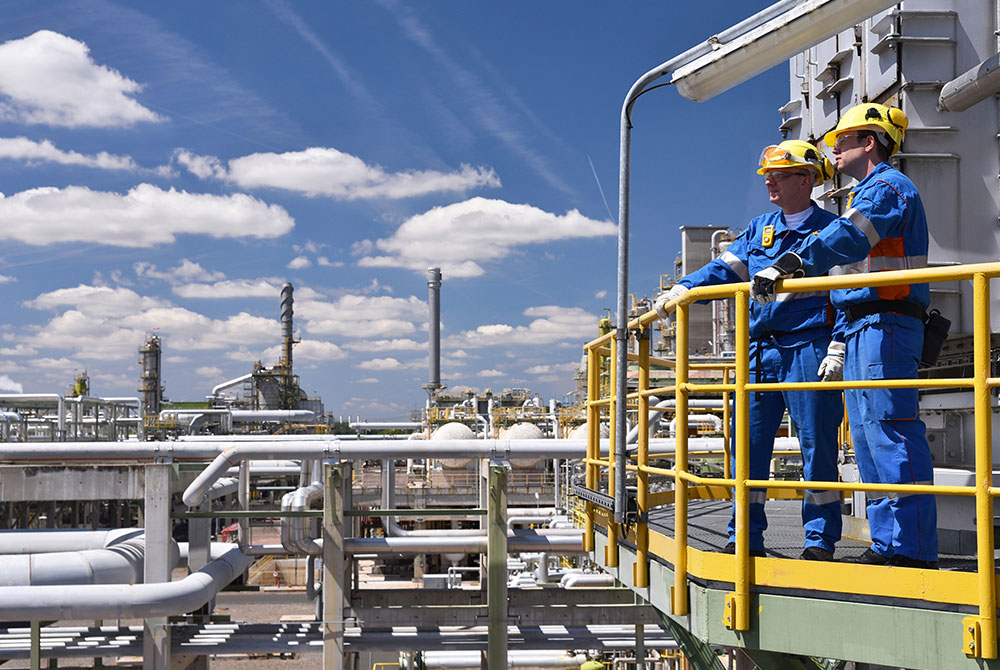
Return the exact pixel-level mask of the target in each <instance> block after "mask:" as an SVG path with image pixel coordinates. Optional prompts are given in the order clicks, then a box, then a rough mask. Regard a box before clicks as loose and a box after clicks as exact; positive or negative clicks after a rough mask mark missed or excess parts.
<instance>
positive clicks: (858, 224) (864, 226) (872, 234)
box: [844, 207, 882, 247]
mask: <svg viewBox="0 0 1000 670" xmlns="http://www.w3.org/2000/svg"><path fill="white" fill-rule="evenodd" d="M844 218H845V219H847V220H848V221H850V222H851V223H853V224H854V227H855V228H857V229H858V230H860V231H861V232H862V233H864V234H865V237H867V238H868V245H869V246H872V247H874V246H875V245H876V244H878V243H879V240H881V239H882V237H881V236H880V235H879V234H878V231H877V230H875V226H874V225H873V224H872V222H871V221H870V220H869V219H868V217H867V216H865V215H864V214H862V213H861V212H859V211H858V210H856V209H854V208H853V207H851V208H850V209H849V210H847V211H846V212H844Z"/></svg>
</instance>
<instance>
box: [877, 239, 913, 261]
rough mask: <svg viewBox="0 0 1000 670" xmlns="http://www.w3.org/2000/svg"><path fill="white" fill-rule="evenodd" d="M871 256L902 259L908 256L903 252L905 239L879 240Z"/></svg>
mask: <svg viewBox="0 0 1000 670" xmlns="http://www.w3.org/2000/svg"><path fill="white" fill-rule="evenodd" d="M868 255H869V256H895V257H897V258H902V257H904V256H906V252H905V251H904V250H903V238H902V237H885V238H882V239H881V240H879V243H878V244H876V245H875V246H874V247H872V250H871V252H870V253H869V254H868Z"/></svg>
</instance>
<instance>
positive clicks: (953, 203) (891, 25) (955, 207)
mask: <svg viewBox="0 0 1000 670" xmlns="http://www.w3.org/2000/svg"><path fill="white" fill-rule="evenodd" d="M951 12H956V14H954V15H953V14H951ZM996 13H997V8H996V3H995V2H985V1H984V0H905V1H904V2H902V3H900V6H899V7H898V8H894V9H892V10H887V11H885V12H882V13H880V14H878V15H876V16H874V17H872V18H871V19H869V20H867V21H866V22H865V23H864V24H863V25H862V27H861V29H860V33H859V36H860V38H861V43H862V51H861V55H860V56H859V55H858V52H857V50H856V49H855V46H854V45H855V41H856V35H855V31H854V30H853V29H849V30H846V31H844V32H842V33H840V34H839V35H838V36H836V37H834V38H831V39H829V40H827V41H825V42H823V43H821V44H819V45H817V46H815V47H813V48H811V49H810V50H809V51H807V52H804V53H803V54H800V55H798V56H797V57H795V58H792V59H791V60H790V61H789V72H790V75H791V76H790V78H789V82H790V89H789V90H790V96H789V98H790V99H789V102H788V103H787V104H786V105H784V106H783V107H782V112H783V113H782V119H783V124H782V127H783V129H785V130H786V131H787V132H788V137H789V138H790V139H806V140H821V138H822V136H823V134H825V133H826V132H827V131H828V130H831V129H832V128H833V127H834V126H835V125H836V123H837V120H838V119H839V115H840V113H841V112H842V111H844V110H846V109H847V108H849V107H851V106H853V105H855V104H858V103H860V102H864V101H868V100H874V101H878V102H886V103H888V104H894V105H898V106H900V107H901V108H902V109H903V111H905V112H906V114H907V116H908V117H909V121H910V125H909V129H908V130H907V133H906V139H905V141H904V142H903V147H902V151H901V152H900V154H898V159H899V160H898V163H899V166H900V168H901V169H902V170H903V172H905V173H906V174H907V175H908V176H909V177H910V178H911V179H912V180H913V181H914V183H915V184H916V185H917V188H918V189H920V193H921V196H922V198H923V201H924V206H925V208H926V210H927V218H928V226H929V231H930V249H929V254H928V260H929V263H930V264H931V265H932V266H933V265H948V264H952V263H954V262H956V261H957V262H962V263H980V262H990V261H996V260H997V259H998V258H1000V227H998V225H997V221H998V215H1000V180H998V175H1000V148H998V141H997V134H998V132H1000V107H998V104H997V99H996V97H995V96H991V97H990V98H988V99H987V100H984V101H983V102H980V103H979V104H977V105H974V106H972V107H970V108H969V109H968V110H966V111H964V112H941V111H938V108H937V100H938V96H939V95H940V92H941V86H942V85H943V84H944V83H946V82H947V81H949V80H951V79H953V78H955V77H956V76H958V75H959V74H961V73H963V72H965V71H966V70H968V69H970V68H971V67H973V66H975V65H976V64H978V63H979V62H980V61H982V60H985V59H986V58H988V57H989V56H991V55H993V54H994V53H996V52H997V37H996V35H995V34H994V30H995V29H996V27H997V26H996ZM894 35H899V36H901V39H899V38H894V37H893V36H894ZM914 37H919V38H933V39H931V40H923V41H920V42H913V41H907V40H908V38H914ZM838 93H839V96H838ZM824 146H825V145H824ZM831 156H832V154H831ZM840 179H842V180H843V181H842V182H841V183H838V184H837V185H838V186H848V185H849V184H851V183H853V180H850V179H848V178H846V177H845V178H840ZM828 188H829V187H827V189H828ZM846 190H847V189H845V192H844V193H843V194H842V198H840V199H828V200H821V201H820V202H822V203H823V205H824V207H826V208H827V209H830V210H832V211H843V209H844V208H845V206H846ZM820 194H821V193H820V192H819V191H818V192H817V193H816V196H817V197H818V196H819V195H820ZM931 290H932V293H931V302H932V306H933V307H937V308H939V309H941V311H942V312H943V313H944V314H945V316H947V317H948V318H950V319H952V321H953V326H952V332H953V333H968V332H971V330H972V287H971V284H970V283H969V282H961V283H954V284H951V285H945V284H936V285H934V286H932V287H931ZM998 303H1000V291H997V292H995V295H994V298H993V316H992V320H993V322H992V328H993V330H994V331H997V330H1000V304H998Z"/></svg>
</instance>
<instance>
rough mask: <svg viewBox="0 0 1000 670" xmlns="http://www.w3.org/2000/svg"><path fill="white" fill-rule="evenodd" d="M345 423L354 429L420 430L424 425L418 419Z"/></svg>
mask: <svg viewBox="0 0 1000 670" xmlns="http://www.w3.org/2000/svg"><path fill="white" fill-rule="evenodd" d="M347 425H348V426H349V427H350V428H353V429H355V430H365V429H368V430H420V429H421V428H423V427H424V424H422V423H420V422H419V421H352V422H351V423H349V424H347Z"/></svg>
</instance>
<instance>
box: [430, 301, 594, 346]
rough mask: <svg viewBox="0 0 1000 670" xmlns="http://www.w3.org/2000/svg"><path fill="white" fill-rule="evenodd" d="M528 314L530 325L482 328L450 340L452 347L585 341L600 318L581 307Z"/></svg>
mask: <svg viewBox="0 0 1000 670" xmlns="http://www.w3.org/2000/svg"><path fill="white" fill-rule="evenodd" d="M524 315H525V316H528V317H535V318H534V320H533V321H531V323H529V324H528V325H527V326H511V325H508V324H504V323H498V324H489V325H483V326H479V327H478V328H475V329H474V330H467V331H464V332H462V333H458V334H457V335H453V336H452V337H449V338H446V340H445V345H446V346H448V347H466V348H478V347H495V346H517V345H524V344H527V345H546V344H557V343H561V342H585V341H586V340H587V338H588V336H589V335H592V334H593V333H594V327H595V324H596V323H597V316H596V315H594V314H591V313H589V312H587V311H586V310H583V309H580V308H579V307H556V306H554V305H546V306H544V307H529V308H528V309H526V310H524Z"/></svg>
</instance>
